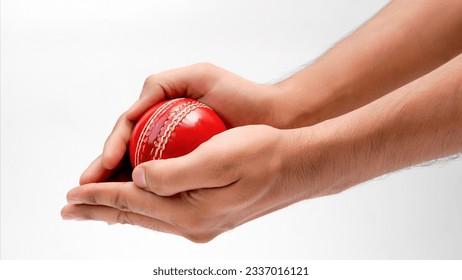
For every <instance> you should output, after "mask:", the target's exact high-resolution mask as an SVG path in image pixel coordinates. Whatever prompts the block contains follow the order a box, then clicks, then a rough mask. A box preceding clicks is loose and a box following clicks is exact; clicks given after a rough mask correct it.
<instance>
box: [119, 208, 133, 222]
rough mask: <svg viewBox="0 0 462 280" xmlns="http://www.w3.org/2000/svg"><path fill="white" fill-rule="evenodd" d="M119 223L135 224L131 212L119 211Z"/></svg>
mask: <svg viewBox="0 0 462 280" xmlns="http://www.w3.org/2000/svg"><path fill="white" fill-rule="evenodd" d="M116 220H117V223H119V224H130V225H133V221H132V219H131V218H130V215H129V212H125V211H119V212H118V214H117V218H116Z"/></svg>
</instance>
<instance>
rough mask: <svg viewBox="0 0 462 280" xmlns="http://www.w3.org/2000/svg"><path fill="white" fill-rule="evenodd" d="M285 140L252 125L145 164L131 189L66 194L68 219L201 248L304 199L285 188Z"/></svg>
mask: <svg viewBox="0 0 462 280" xmlns="http://www.w3.org/2000/svg"><path fill="white" fill-rule="evenodd" d="M287 141H288V138H287V132H286V131H283V130H278V129H275V128H272V127H269V126H263V125H259V126H257V125H250V126H244V127H237V128H233V129H230V130H227V131H225V132H223V133H221V134H218V135H216V136H214V137H212V138H211V139H210V140H209V141H207V142H205V143H203V144H202V145H201V146H199V147H198V148H197V149H196V150H195V151H193V152H192V153H190V154H188V155H186V156H183V157H179V158H174V159H166V160H156V161H150V162H146V163H143V164H141V165H139V166H137V167H136V169H135V171H134V183H133V182H124V183H90V184H86V185H82V186H79V187H77V188H75V189H73V190H71V191H70V192H69V193H68V197H67V198H68V202H69V205H67V206H66V207H64V208H63V210H62V216H63V217H64V218H65V219H84V220H87V219H89V220H100V221H106V222H108V223H109V224H112V223H129V224H133V225H139V226H142V227H146V228H149V229H153V230H156V231H162V232H168V233H173V234H177V235H181V236H184V237H186V238H188V239H190V240H192V241H195V242H206V241H209V240H211V239H213V238H214V237H216V236H217V235H219V234H220V233H222V232H225V231H227V230H230V229H232V228H234V227H236V226H238V225H240V224H243V223H245V222H247V221H250V220H252V219H255V218H257V217H259V216H261V215H264V214H266V213H269V212H272V211H275V210H277V209H280V208H282V207H285V206H287V205H289V204H292V203H294V202H296V201H299V200H301V199H304V198H305V193H306V192H307V190H306V189H305V188H298V189H297V188H291V187H289V185H287V184H286V183H285V180H286V181H287V180H292V179H293V177H292V176H285V175H284V173H285V172H286V170H287V169H286V168H287V162H285V161H286V155H287V149H286V146H287Z"/></svg>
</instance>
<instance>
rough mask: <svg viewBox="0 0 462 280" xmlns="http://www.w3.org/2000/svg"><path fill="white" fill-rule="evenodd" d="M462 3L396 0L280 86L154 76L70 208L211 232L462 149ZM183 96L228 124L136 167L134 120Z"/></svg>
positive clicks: (186, 231)
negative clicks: (130, 156) (184, 149)
mask: <svg viewBox="0 0 462 280" xmlns="http://www.w3.org/2000/svg"><path fill="white" fill-rule="evenodd" d="M442 14H444V17H441V16H439V15H442ZM460 14H462V2H460V1H455V0H454V1H449V0H448V1H444V2H441V1H419V3H418V4H415V3H414V2H413V1H394V2H392V3H390V4H389V5H388V6H387V7H385V8H384V9H383V10H382V11H380V12H379V13H378V14H377V15H376V16H375V17H374V18H373V19H371V20H370V21H369V22H367V23H366V24H364V25H363V26H362V27H361V28H359V29H358V30H357V31H356V32H354V33H353V34H352V35H350V36H349V37H348V38H346V39H345V40H343V41H342V42H340V43H339V44H337V45H336V46H335V47H334V48H332V49H331V50H329V51H328V52H327V53H326V54H325V55H323V56H322V57H321V58H319V59H318V60H317V61H316V62H315V63H313V64H312V65H310V66H308V67H306V68H305V69H303V70H302V71H300V72H298V73H296V74H295V75H293V76H292V77H290V78H289V79H287V80H285V81H282V82H280V83H278V84H275V85H258V84H255V83H252V82H250V81H247V80H245V79H243V78H241V77H239V76H236V75H234V74H232V73H229V72H227V71H225V70H223V69H221V68H218V67H216V66H213V65H210V64H204V63H202V64H197V65H192V66H188V67H184V68H180V69H176V70H172V71H169V72H164V73H160V74H157V75H152V76H150V77H148V79H147V80H146V82H145V84H144V86H143V89H142V92H141V96H140V99H139V100H138V101H137V102H136V103H135V104H134V105H133V106H132V107H131V108H130V109H129V110H128V111H127V112H125V113H124V114H122V116H121V117H120V118H119V120H118V121H117V123H116V125H115V127H114V130H113V132H112V133H111V135H110V136H109V137H108V139H107V141H106V143H105V147H104V150H103V154H102V155H101V156H100V157H98V158H97V159H96V160H95V161H94V162H93V163H92V164H91V165H90V166H89V167H88V168H87V170H86V171H85V172H84V173H83V174H82V176H81V179H80V186H78V187H76V188H74V189H72V190H71V191H69V193H68V196H67V200H68V205H66V206H65V207H64V208H63V209H62V212H61V214H62V216H63V218H64V219H79V220H82V219H83V220H100V221H105V222H108V223H110V224H112V223H129V224H133V225H139V226H142V227H146V228H149V229H152V230H156V231H163V232H168V233H173V234H177V235H181V236H184V237H186V238H188V239H190V240H192V241H194V242H207V241H209V240H211V239H213V238H214V237H216V236H217V235H219V234H221V233H223V232H225V231H227V230H230V229H232V228H235V227H237V226H239V225H241V224H243V223H245V222H248V221H250V220H253V219H255V218H258V217H260V216H262V215H265V214H268V213H270V212H273V211H276V210H278V209H281V208H283V207H286V206H288V205H291V204H293V203H296V202H298V201H301V200H305V199H311V198H315V197H319V196H325V195H332V194H335V193H338V192H341V191H343V190H346V189H348V188H350V187H352V186H354V185H356V184H359V183H361V182H364V181H367V180H369V179H371V178H374V177H376V176H380V175H383V174H386V173H388V172H391V171H394V170H398V169H401V168H404V167H407V166H411V165H414V164H417V163H421V162H424V161H428V160H431V159H435V158H440V157H444V156H449V155H452V154H455V153H459V152H461V151H462V140H460V139H462V125H461V124H462V74H461V73H462V55H459V53H460V52H461V51H462V36H455V35H454V34H462V18H461V17H460V16H459V15H460ZM428 18H432V21H431V24H428ZM377 30H380V32H377ZM409 38H412V40H410V39H409ZM358 50H360V51H358ZM180 96H187V97H191V98H196V99H199V100H200V101H201V102H204V103H206V104H208V105H209V106H211V107H212V108H214V109H215V110H216V111H217V112H218V114H220V116H221V117H222V118H223V119H224V120H225V122H226V123H227V125H228V126H229V127H230V128H231V129H229V130H227V131H225V132H223V133H221V134H219V135H217V136H215V137H213V138H212V139H210V140H209V141H207V142H206V143H204V144H202V145H201V146H199V147H198V148H197V149H196V150H195V151H193V152H192V153H190V154H188V155H186V156H183V157H179V158H175V159H167V160H158V161H150V162H147V163H144V164H141V165H140V166H138V167H137V168H135V169H134V170H133V173H132V174H130V172H131V171H132V170H131V169H130V168H129V165H128V164H127V161H126V149H127V143H128V139H129V136H130V132H131V129H132V128H133V124H134V122H136V120H137V119H138V118H139V117H140V116H141V114H142V113H143V112H144V111H146V110H147V109H148V108H149V107H151V106H152V105H154V104H156V103H158V102H159V101H161V100H164V99H169V98H175V97H180ZM217 154H219V155H220V157H216V155H217ZM358 166H360V167H361V168H358ZM130 175H132V178H133V182H132V181H130Z"/></svg>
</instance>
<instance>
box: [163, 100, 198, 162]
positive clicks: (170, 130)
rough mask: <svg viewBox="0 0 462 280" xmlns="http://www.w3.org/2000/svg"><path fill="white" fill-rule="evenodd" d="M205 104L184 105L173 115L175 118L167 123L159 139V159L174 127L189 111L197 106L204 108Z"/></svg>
mask: <svg viewBox="0 0 462 280" xmlns="http://www.w3.org/2000/svg"><path fill="white" fill-rule="evenodd" d="M206 107H207V106H206V105H203V104H200V103H195V104H191V105H190V106H188V107H186V108H184V109H183V111H182V112H181V113H179V114H178V115H176V116H175V118H174V119H173V120H172V121H171V123H170V124H169V125H168V127H167V129H166V130H165V132H164V135H162V138H161V139H162V140H163V141H160V143H161V146H160V147H159V149H160V150H159V157H158V158H159V159H160V158H162V154H163V152H164V150H165V148H166V145H167V144H168V142H169V139H170V137H171V135H172V133H173V132H174V131H175V129H176V127H177V126H178V125H179V124H180V123H181V122H182V121H183V120H184V118H186V117H187V116H188V115H189V114H190V113H191V112H193V111H194V110H196V109H197V108H206Z"/></svg>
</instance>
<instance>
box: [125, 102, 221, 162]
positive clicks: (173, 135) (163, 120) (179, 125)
mask: <svg viewBox="0 0 462 280" xmlns="http://www.w3.org/2000/svg"><path fill="white" fill-rule="evenodd" d="M225 130H226V125H225V124H224V123H223V121H222V120H221V119H220V117H219V116H218V115H217V114H216V113H215V111H214V110H213V109H212V108H210V107H209V106H207V105H205V104H203V103H201V102H199V101H197V100H195V99H189V98H177V99H171V100H166V101H163V102H160V103H158V104H156V105H154V106H153V107H152V108H150V109H149V110H147V111H146V112H145V113H144V114H143V115H142V116H141V118H140V119H139V120H138V122H137V123H136V125H135V127H134V128H133V131H132V134H131V136H130V144H129V153H130V161H131V164H132V166H133V167H135V166H137V165H138V164H140V163H143V162H145V161H149V160H153V159H167V158H174V157H179V156H183V155H185V154H187V153H190V152H192V151H193V150H194V149H196V148H197V147H198V146H199V145H200V144H201V143H203V142H205V141H207V140H209V139H210V138H211V137H212V136H213V135H215V134H218V133H220V132H223V131H225Z"/></svg>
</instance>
